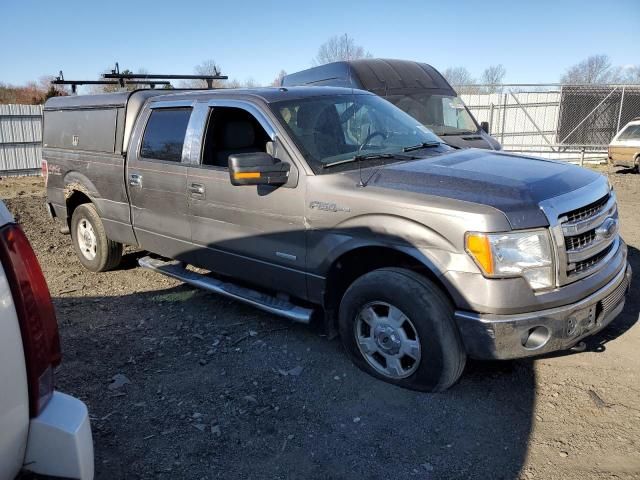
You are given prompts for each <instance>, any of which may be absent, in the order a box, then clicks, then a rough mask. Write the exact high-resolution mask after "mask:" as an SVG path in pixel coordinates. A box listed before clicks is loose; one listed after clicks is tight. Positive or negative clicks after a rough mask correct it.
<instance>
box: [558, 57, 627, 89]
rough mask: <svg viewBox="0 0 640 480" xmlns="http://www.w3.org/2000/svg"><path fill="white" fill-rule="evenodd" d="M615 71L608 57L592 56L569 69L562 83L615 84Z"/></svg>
mask: <svg viewBox="0 0 640 480" xmlns="http://www.w3.org/2000/svg"><path fill="white" fill-rule="evenodd" d="M614 74H615V71H614V70H612V69H611V60H610V58H609V56H608V55H591V56H590V57H588V58H586V59H584V60H583V61H581V62H580V63H577V64H575V65H573V66H571V67H569V68H568V69H567V71H566V73H565V74H564V75H563V76H562V78H561V79H560V81H561V82H562V83H570V84H576V83H611V82H615V81H616V79H615V75H614Z"/></svg>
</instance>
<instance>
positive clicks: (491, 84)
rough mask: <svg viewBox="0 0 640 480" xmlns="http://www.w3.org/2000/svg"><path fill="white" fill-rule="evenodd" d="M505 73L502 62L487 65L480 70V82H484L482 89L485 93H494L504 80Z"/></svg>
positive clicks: (499, 88) (498, 89)
mask: <svg viewBox="0 0 640 480" xmlns="http://www.w3.org/2000/svg"><path fill="white" fill-rule="evenodd" d="M506 74H507V71H506V70H505V68H504V67H503V66H502V64H498V65H489V66H488V67H487V68H485V69H484V72H482V79H481V82H480V83H484V84H486V87H485V88H484V90H485V91H486V92H487V93H496V92H498V91H500V90H501V87H500V86H499V85H500V84H501V83H502V81H503V80H504V76H505V75H506Z"/></svg>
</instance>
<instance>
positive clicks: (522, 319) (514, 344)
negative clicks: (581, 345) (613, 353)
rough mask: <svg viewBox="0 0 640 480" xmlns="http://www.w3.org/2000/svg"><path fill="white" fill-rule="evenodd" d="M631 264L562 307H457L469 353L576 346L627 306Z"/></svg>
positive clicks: (530, 352)
mask: <svg viewBox="0 0 640 480" xmlns="http://www.w3.org/2000/svg"><path fill="white" fill-rule="evenodd" d="M630 285H631V266H630V265H629V264H628V263H627V264H626V267H624V268H622V269H621V270H620V272H619V273H618V274H617V275H616V276H615V277H614V278H613V280H611V281H610V282H609V283H608V284H607V285H605V286H604V287H602V288H601V289H600V290H598V291H596V292H595V293H593V294H591V295H589V296H588V297H586V298H584V299H583V300H581V301H579V302H577V303H574V304H571V305H566V306H562V307H557V308H552V309H549V310H541V311H537V312H529V313H522V314H515V315H491V314H478V313H473V312H464V311H457V312H456V313H455V318H456V322H457V324H458V328H459V330H460V333H461V335H462V340H463V342H464V345H465V348H466V351H467V354H468V355H469V356H470V357H472V358H477V359H509V358H521V357H530V356H534V355H542V354H545V353H549V352H553V351H556V350H564V349H567V348H571V347H572V346H574V345H575V344H576V343H578V342H579V341H580V340H582V339H583V338H585V337H588V336H590V335H593V334H595V333H597V332H599V331H600V330H602V329H603V328H605V327H606V326H607V325H608V324H609V323H611V321H612V320H613V319H614V318H615V317H617V316H618V314H620V312H621V311H622V309H623V308H624V302H625V295H626V294H627V292H628V291H629V287H630Z"/></svg>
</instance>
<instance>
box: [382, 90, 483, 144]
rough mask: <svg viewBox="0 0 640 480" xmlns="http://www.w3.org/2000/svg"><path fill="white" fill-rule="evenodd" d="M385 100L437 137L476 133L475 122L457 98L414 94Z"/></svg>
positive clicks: (390, 97) (392, 96)
mask: <svg viewBox="0 0 640 480" xmlns="http://www.w3.org/2000/svg"><path fill="white" fill-rule="evenodd" d="M386 98H387V100H389V101H390V102H391V103H393V104H394V105H395V106H396V107H398V108H400V109H401V110H403V111H405V112H407V113H408V114H409V115H411V116H412V117H413V118H415V119H416V120H418V121H419V122H420V123H421V124H422V125H424V126H426V127H428V128H429V129H431V130H432V131H433V132H434V133H435V134H437V135H459V134H469V133H476V132H478V126H477V125H476V122H474V120H473V118H472V117H471V114H470V113H469V111H468V110H467V109H466V108H465V106H464V103H462V100H460V98H458V97H449V96H446V95H431V94H429V93H414V94H411V95H389V96H388V97H386Z"/></svg>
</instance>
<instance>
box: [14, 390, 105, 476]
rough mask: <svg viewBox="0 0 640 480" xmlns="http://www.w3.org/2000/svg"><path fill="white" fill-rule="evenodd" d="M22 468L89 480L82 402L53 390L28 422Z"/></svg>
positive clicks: (89, 449)
mask: <svg viewBox="0 0 640 480" xmlns="http://www.w3.org/2000/svg"><path fill="white" fill-rule="evenodd" d="M24 469H25V470H29V471H31V472H34V473H38V474H42V475H49V476H53V477H63V478H71V479H78V480H92V479H93V439H92V437H91V425H90V423H89V412H88V411H87V407H86V406H85V404H84V403H82V401H80V400H78V399H77V398H74V397H71V396H69V395H65V394H64V393H60V392H54V393H53V396H52V397H51V400H49V403H47V406H46V407H45V409H44V410H43V411H42V412H40V415H38V416H37V417H36V418H32V419H31V422H30V423H29V437H28V440H27V451H26V455H25V460H24Z"/></svg>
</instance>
